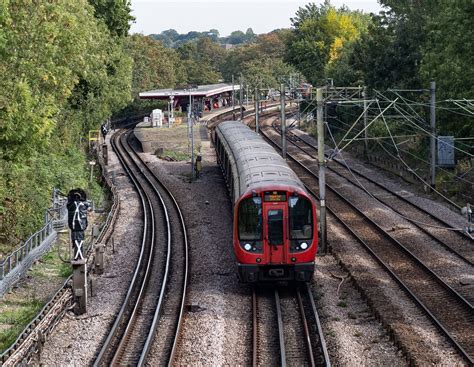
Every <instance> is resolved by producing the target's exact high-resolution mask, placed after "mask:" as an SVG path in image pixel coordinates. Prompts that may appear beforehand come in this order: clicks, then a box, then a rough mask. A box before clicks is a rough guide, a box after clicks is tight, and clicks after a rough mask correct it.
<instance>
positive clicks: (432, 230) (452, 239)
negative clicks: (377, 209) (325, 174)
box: [274, 125, 474, 266]
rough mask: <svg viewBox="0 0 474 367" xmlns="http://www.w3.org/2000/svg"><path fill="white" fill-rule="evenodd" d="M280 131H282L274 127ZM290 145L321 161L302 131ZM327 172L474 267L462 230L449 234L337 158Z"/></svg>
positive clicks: (434, 218)
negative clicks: (371, 197)
mask: <svg viewBox="0 0 474 367" xmlns="http://www.w3.org/2000/svg"><path fill="white" fill-rule="evenodd" d="M274 127H275V128H276V130H277V131H279V133H281V132H280V129H279V127H278V126H277V125H274ZM287 137H288V141H289V142H290V143H291V144H293V145H294V146H296V147H297V148H298V149H299V150H301V151H302V152H303V153H305V154H307V155H308V156H309V157H311V158H312V159H314V160H317V151H318V149H317V146H316V145H315V144H314V143H313V142H311V141H310V140H309V138H308V137H306V136H304V135H303V133H301V132H298V131H291V130H289V131H288V132H287ZM328 153H329V154H327V157H329V156H331V155H332V150H329V152H328ZM327 170H328V171H331V172H333V173H334V174H336V175H338V176H340V177H343V178H344V179H346V180H347V181H348V182H350V183H351V184H352V185H354V186H357V187H359V188H361V189H362V190H363V191H369V192H370V193H374V194H373V195H372V196H373V197H374V198H375V199H376V200H377V201H379V202H380V203H382V204H383V205H384V206H386V207H389V208H390V209H391V210H393V211H395V212H396V213H398V214H399V215H400V216H401V217H404V218H405V219H407V220H409V221H410V222H411V223H412V224H413V225H414V226H416V227H417V228H418V229H419V230H420V231H422V232H423V233H425V234H426V235H427V236H429V237H430V238H431V239H432V240H434V241H436V242H437V243H438V244H439V245H441V246H443V247H444V248H445V249H446V250H447V251H449V252H450V253H452V254H453V255H455V256H456V257H458V258H459V259H460V260H462V261H463V262H464V263H466V264H468V265H470V266H473V265H474V246H473V240H472V239H471V238H470V237H469V236H467V234H466V233H464V232H462V231H459V230H446V228H451V227H452V225H451V224H450V223H447V222H446V221H445V220H443V219H442V218H439V217H438V216H436V215H434V214H433V213H431V212H429V211H427V210H426V209H424V208H422V207H421V206H419V205H417V204H416V203H414V202H413V201H411V200H409V198H408V196H405V195H403V194H402V193H400V192H397V191H394V190H391V189H389V188H388V187H386V186H385V185H383V184H381V183H379V182H377V181H376V180H374V179H373V178H371V177H368V176H367V175H366V174H364V173H363V172H362V171H360V170H357V169H356V168H354V167H351V168H350V169H349V168H348V167H347V164H346V162H345V161H343V160H341V159H338V158H333V159H332V160H331V161H330V162H328V165H327Z"/></svg>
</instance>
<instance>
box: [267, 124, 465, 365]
mask: <svg viewBox="0 0 474 367" xmlns="http://www.w3.org/2000/svg"><path fill="white" fill-rule="evenodd" d="M262 133H263V135H264V136H265V137H266V138H267V139H268V140H269V141H270V142H271V143H272V144H273V145H274V146H276V147H277V148H278V149H280V145H279V143H276V142H275V140H276V141H279V139H278V136H276V133H275V132H274V131H273V134H272V129H271V127H269V126H267V127H266V128H264V129H262ZM270 135H272V136H270ZM299 153H300V150H299V149H298V148H296V147H291V146H289V147H288V158H289V159H290V160H291V161H292V162H291V163H290V166H292V168H293V169H294V170H295V172H296V173H297V174H298V175H299V176H300V178H301V179H302V181H303V182H304V183H305V184H306V185H307V188H308V190H309V191H310V192H312V193H313V194H314V195H315V196H316V197H317V196H318V193H319V188H318V185H317V182H318V177H317V175H315V174H314V172H317V170H316V166H315V162H314V160H313V161H311V159H309V158H307V157H302V156H301V155H300V156H298V154H299ZM326 187H327V189H328V190H327V203H328V209H329V211H330V213H332V214H333V215H334V216H335V217H336V219H337V220H338V221H339V222H340V223H341V224H343V225H344V227H346V228H347V229H348V230H349V231H350V232H351V233H352V234H353V235H354V237H356V238H357V240H358V241H359V242H360V243H361V244H362V245H363V246H364V248H365V249H366V250H367V251H368V252H369V253H370V254H371V255H372V256H373V257H374V258H375V259H376V260H377V261H378V262H379V263H380V264H381V266H382V267H383V268H384V269H385V270H386V271H387V272H388V273H389V274H390V275H391V276H392V277H393V279H395V281H396V282H397V283H398V284H399V285H400V287H401V288H402V289H403V290H404V291H405V292H406V293H407V294H408V295H409V296H410V297H411V298H412V299H413V300H414V301H415V303H416V304H418V305H419V307H421V308H422V309H423V310H424V312H425V314H426V315H427V316H428V317H429V318H430V319H431V320H432V321H433V322H434V323H435V325H437V326H438V328H439V329H440V330H442V332H443V333H444V334H445V336H446V337H447V338H448V340H450V342H451V343H452V345H454V346H455V347H456V349H457V350H458V351H459V353H460V354H461V355H462V356H463V357H464V358H465V359H466V360H467V361H468V362H469V363H470V364H473V361H474V360H473V358H474V312H473V306H472V303H471V302H469V301H468V300H467V299H466V298H465V297H463V296H462V295H461V294H459V292H457V291H456V290H455V289H453V288H452V287H451V286H450V285H449V284H447V283H446V282H445V281H444V280H443V279H441V278H440V277H439V276H438V275H437V274H436V273H435V272H433V271H432V270H431V269H430V268H429V267H428V266H426V265H425V264H424V263H423V262H422V261H421V260H420V259H419V258H418V257H417V256H415V255H414V254H413V253H412V252H411V251H410V250H409V249H408V248H407V247H406V246H404V244H402V243H400V242H399V241H398V240H397V239H395V238H394V237H393V236H392V235H391V234H389V233H387V232H386V231H385V230H384V229H383V228H382V227H381V226H380V225H378V224H377V223H376V222H375V221H374V220H372V219H370V218H369V217H368V216H367V215H366V214H364V213H363V211H361V210H359V209H358V208H357V206H356V205H355V204H354V203H352V202H351V201H350V200H349V199H348V198H347V197H345V196H344V195H342V194H341V193H340V192H339V191H340V190H338V189H337V188H335V187H332V186H331V184H330V183H328V184H327V185H326Z"/></svg>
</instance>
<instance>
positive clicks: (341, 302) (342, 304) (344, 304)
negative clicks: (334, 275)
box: [337, 301, 347, 307]
mask: <svg viewBox="0 0 474 367" xmlns="http://www.w3.org/2000/svg"><path fill="white" fill-rule="evenodd" d="M337 305H338V306H339V307H347V303H346V302H345V301H339V302H338V303H337Z"/></svg>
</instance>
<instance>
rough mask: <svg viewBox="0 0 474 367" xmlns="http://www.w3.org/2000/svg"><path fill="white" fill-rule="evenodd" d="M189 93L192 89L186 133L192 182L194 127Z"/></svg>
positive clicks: (190, 101) (194, 176) (193, 177)
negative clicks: (188, 141)
mask: <svg viewBox="0 0 474 367" xmlns="http://www.w3.org/2000/svg"><path fill="white" fill-rule="evenodd" d="M191 91H192V89H189V108H188V131H189V137H190V140H191V154H190V155H191V177H192V180H193V181H194V179H195V178H196V175H195V172H194V127H193V119H192V113H191V109H192V107H191V106H192V99H191Z"/></svg>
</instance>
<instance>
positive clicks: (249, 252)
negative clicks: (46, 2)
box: [234, 186, 318, 282]
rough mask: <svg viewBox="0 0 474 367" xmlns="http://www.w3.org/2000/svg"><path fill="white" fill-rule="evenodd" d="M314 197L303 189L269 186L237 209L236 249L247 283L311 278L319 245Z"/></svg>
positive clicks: (249, 196)
mask: <svg viewBox="0 0 474 367" xmlns="http://www.w3.org/2000/svg"><path fill="white" fill-rule="evenodd" d="M314 223H316V211H315V205H314V202H313V201H312V200H311V198H310V197H308V195H307V194H306V192H305V191H303V190H302V189H300V188H295V187H281V186H280V187H278V186H274V187H271V186H268V187H264V188H262V189H260V190H252V192H248V193H246V194H245V195H244V196H242V197H241V198H240V199H239V200H238V202H237V203H236V205H235V208H234V251H235V255H236V258H237V264H238V271H239V278H240V279H241V280H242V281H243V282H257V281H266V280H296V281H309V280H311V278H312V276H313V272H314V257H315V255H316V250H317V242H318V236H317V233H316V226H315V225H314Z"/></svg>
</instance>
